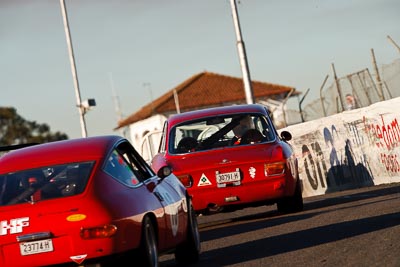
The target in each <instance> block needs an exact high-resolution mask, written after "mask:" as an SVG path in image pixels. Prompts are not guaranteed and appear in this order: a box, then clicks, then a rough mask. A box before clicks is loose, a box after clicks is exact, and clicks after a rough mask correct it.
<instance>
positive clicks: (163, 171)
mask: <svg viewBox="0 0 400 267" xmlns="http://www.w3.org/2000/svg"><path fill="white" fill-rule="evenodd" d="M171 173H172V169H171V167H170V166H163V167H161V168H160V169H159V170H158V172H157V176H158V177H160V178H161V179H164V178H165V177H167V176H169V175H170V174H171Z"/></svg>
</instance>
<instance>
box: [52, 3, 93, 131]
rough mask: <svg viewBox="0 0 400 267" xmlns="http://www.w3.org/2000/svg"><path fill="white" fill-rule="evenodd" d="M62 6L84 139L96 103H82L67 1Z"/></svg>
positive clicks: (89, 100) (86, 101) (90, 100)
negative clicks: (88, 120)
mask: <svg viewBox="0 0 400 267" xmlns="http://www.w3.org/2000/svg"><path fill="white" fill-rule="evenodd" d="M60 5H61V13H62V15H63V21H64V30H65V36H66V38H67V45H68V53H69V60H70V63H71V71H72V77H73V79H74V88H75V95H76V106H77V107H78V110H79V115H80V121H81V128H82V137H87V130H86V122H85V114H86V112H87V111H88V110H89V109H90V108H91V107H92V106H95V105H96V102H95V100H94V99H88V100H85V101H84V102H82V101H81V93H80V91H79V82H78V74H77V71H76V67H75V58H74V50H73V47H72V41H71V34H70V32H69V24H68V15H67V10H66V8H65V1H64V0H60Z"/></svg>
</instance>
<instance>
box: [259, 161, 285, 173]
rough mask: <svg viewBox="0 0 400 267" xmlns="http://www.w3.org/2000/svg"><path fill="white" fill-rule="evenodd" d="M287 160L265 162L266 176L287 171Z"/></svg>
mask: <svg viewBox="0 0 400 267" xmlns="http://www.w3.org/2000/svg"><path fill="white" fill-rule="evenodd" d="M285 167H286V162H284V161H280V162H273V163H266V164H264V173H265V176H274V175H280V174H283V173H285Z"/></svg>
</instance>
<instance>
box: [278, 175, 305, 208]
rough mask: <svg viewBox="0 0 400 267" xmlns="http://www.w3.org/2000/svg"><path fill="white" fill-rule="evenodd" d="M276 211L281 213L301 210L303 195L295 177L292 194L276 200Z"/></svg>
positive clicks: (298, 180) (298, 181)
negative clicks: (294, 187)
mask: <svg viewBox="0 0 400 267" xmlns="http://www.w3.org/2000/svg"><path fill="white" fill-rule="evenodd" d="M277 206H278V211H279V212H283V213H292V212H299V211H302V210H303V208H304V205H303V195H302V193H301V184H300V179H297V182H296V189H295V191H294V194H293V196H290V197H286V198H283V199H281V200H279V201H278V202H277Z"/></svg>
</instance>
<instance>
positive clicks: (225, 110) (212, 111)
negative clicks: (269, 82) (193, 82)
mask: <svg viewBox="0 0 400 267" xmlns="http://www.w3.org/2000/svg"><path fill="white" fill-rule="evenodd" d="M231 113H233V114H235V113H264V114H267V111H266V107H264V106H262V105H260V104H244V105H232V106H223V107H214V108H206V109H200V110H194V111H188V112H184V113H179V114H174V115H171V116H170V117H169V118H168V121H169V123H170V124H171V125H175V124H179V123H181V122H184V121H188V120H193V119H198V118H203V117H211V116H217V115H224V114H231Z"/></svg>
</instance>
